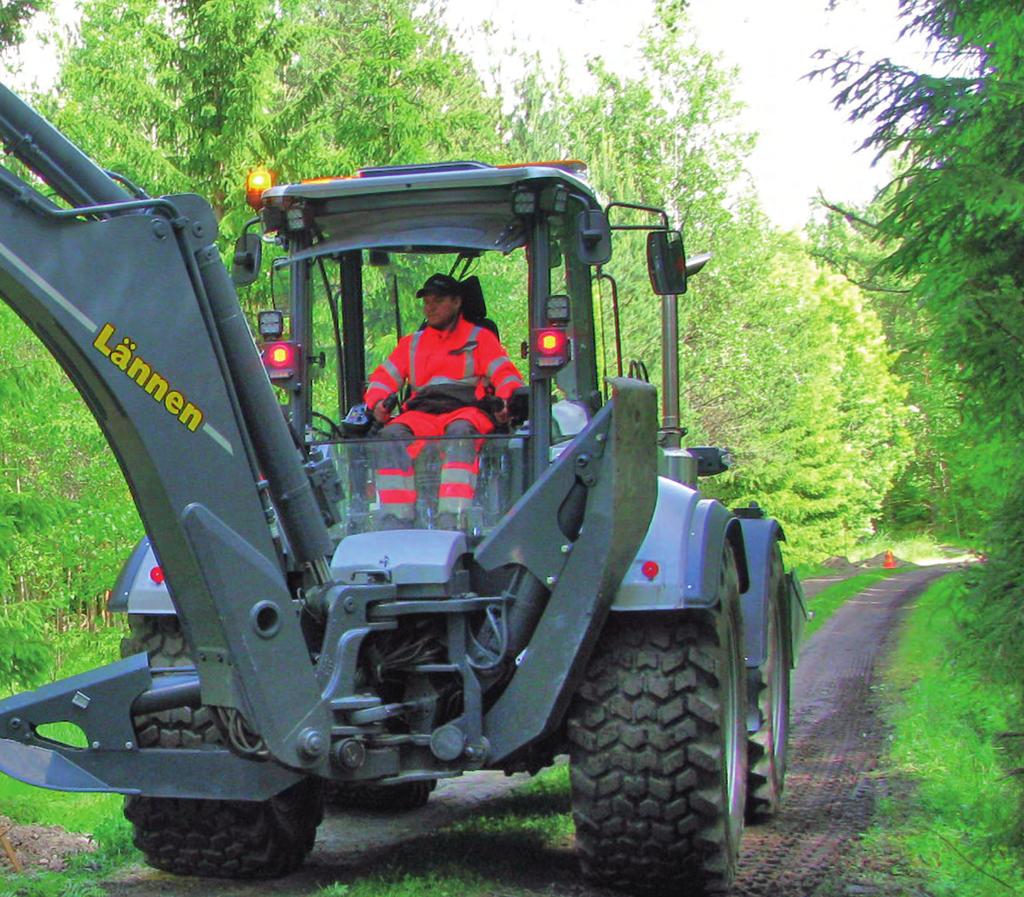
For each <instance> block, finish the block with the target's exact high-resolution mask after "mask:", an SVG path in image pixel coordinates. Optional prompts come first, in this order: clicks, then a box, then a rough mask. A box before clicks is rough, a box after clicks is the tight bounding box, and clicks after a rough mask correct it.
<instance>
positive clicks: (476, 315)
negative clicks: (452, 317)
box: [460, 274, 501, 339]
mask: <svg viewBox="0 0 1024 897" xmlns="http://www.w3.org/2000/svg"><path fill="white" fill-rule="evenodd" d="M460 286H461V293H462V317H464V318H465V319H466V320H467V321H469V323H470V324H478V325H479V326H480V327H486V328H487V329H488V330H490V331H491V333H493V334H494V335H495V336H496V337H498V339H501V334H499V333H498V325H497V324H495V323H494V321H492V320H491V319H490V318H489V317H487V303H486V302H484V291H483V288H482V287H481V286H480V278H479V277H477V276H476V275H475V274H473V275H471V276H470V277H467V278H466V279H465V280H463V281H460Z"/></svg>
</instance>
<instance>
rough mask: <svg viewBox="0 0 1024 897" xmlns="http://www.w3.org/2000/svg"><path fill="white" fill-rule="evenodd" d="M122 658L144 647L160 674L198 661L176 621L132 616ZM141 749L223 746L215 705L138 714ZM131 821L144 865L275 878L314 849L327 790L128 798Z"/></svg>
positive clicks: (308, 783) (311, 786)
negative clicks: (257, 796) (238, 797)
mask: <svg viewBox="0 0 1024 897" xmlns="http://www.w3.org/2000/svg"><path fill="white" fill-rule="evenodd" d="M129 620H130V626H131V634H130V635H129V637H128V638H126V639H124V640H123V641H122V642H121V654H122V656H124V657H127V656H130V655H132V654H137V653H140V652H141V651H146V652H147V653H148V654H149V665H150V668H151V669H153V670H154V671H156V670H159V669H165V668H175V667H184V666H192V665H193V664H192V659H191V657H189V654H188V649H187V646H186V644H185V639H184V636H183V635H182V632H181V627H180V626H179V624H178V620H177V618H176V617H173V616H132V617H130V618H129ZM133 722H134V725H135V731H136V737H137V739H138V743H139V746H140V747H143V748H146V747H164V748H197V747H202V746H203V745H210V746H213V745H218V746H222V745H224V739H223V736H222V734H221V730H220V728H219V726H218V725H217V722H216V720H215V718H214V715H213V712H212V711H211V709H210V708H209V707H200V708H198V709H192V708H187V707H185V708H177V709H175V710H168V711H161V712H159V713H146V714H139V715H137V716H136V717H135V718H134V720H133ZM124 815H125V818H127V819H128V821H129V822H131V824H132V826H133V828H134V842H135V846H136V847H138V848H139V850H141V851H142V852H143V854H145V857H146V862H147V863H149V865H151V866H154V867H156V868H157V869H163V870H165V871H167V872H175V873H178V874H179V875H205V876H212V877H216V878H276V877H278V876H281V875H287V874H288V873H289V872H293V871H295V870H296V869H297V868H298V867H299V866H301V865H302V862H303V860H305V858H306V856H307V854H308V853H309V852H310V850H312V849H313V842H314V840H315V839H316V829H317V826H318V825H319V824H320V822H321V820H322V819H323V791H322V787H321V784H320V782H319V781H318V780H316V779H307V780H305V781H303V782H299V783H298V784H296V785H293V786H292V787H291V788H288V789H286V790H285V791H283V792H281V793H280V794H278V795H275V796H274V797H272V798H270V799H269V800H264V801H231V800H189V799H184V798H165V797H127V798H125V805H124Z"/></svg>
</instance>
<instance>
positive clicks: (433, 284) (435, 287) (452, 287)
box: [416, 274, 462, 299]
mask: <svg viewBox="0 0 1024 897" xmlns="http://www.w3.org/2000/svg"><path fill="white" fill-rule="evenodd" d="M428 293H430V294H433V295H437V296H461V295H462V292H461V290H460V288H459V282H458V281H457V280H456V279H455V278H454V277H449V276H448V275H447V274H431V275H430V277H428V278H427V282H426V283H425V284H423V289H422V290H419V291H417V293H416V298H417V299H422V298H423V297H424V296H426V295H427V294H428Z"/></svg>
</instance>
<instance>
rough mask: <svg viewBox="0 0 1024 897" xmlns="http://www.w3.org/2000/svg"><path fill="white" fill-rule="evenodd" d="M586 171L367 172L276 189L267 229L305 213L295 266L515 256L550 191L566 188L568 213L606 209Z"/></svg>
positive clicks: (413, 168) (266, 200) (540, 167)
mask: <svg viewBox="0 0 1024 897" xmlns="http://www.w3.org/2000/svg"><path fill="white" fill-rule="evenodd" d="M584 168H585V166H583V164H582V163H577V162H567V163H563V162H551V163H539V164H526V165H516V166H505V167H498V166H493V165H486V164H484V163H482V162H442V163H433V164H427V165H406V166H391V167H386V168H368V169H363V170H362V171H360V172H359V173H358V175H357V176H355V177H351V178H330V179H318V180H314V181H305V182H303V183H299V184H287V185H283V186H279V187H271V188H270V189H268V190H267V191H266V192H265V193H264V194H263V204H264V222H265V224H268V223H270V222H272V221H274V219H277V220H281V219H279V218H278V216H280V215H281V213H282V212H285V211H286V210H289V209H292V208H295V207H302V208H304V209H305V210H306V212H307V213H308V214H306V215H303V216H302V220H303V221H304V222H305V224H304V225H303V227H304V228H306V229H307V230H306V232H307V233H309V234H310V237H311V244H310V245H309V247H308V248H306V249H303V250H300V251H299V252H298V253H296V254H294V255H292V256H291V258H292V260H293V261H299V260H301V259H304V258H310V257H314V256H318V255H324V254H327V253H334V252H340V251H347V250H353V249H368V248H380V249H388V250H392V251H398V252H452V251H465V250H477V251H498V252H510V251H511V250H513V249H516V248H518V247H520V246H522V245H524V244H525V242H526V239H527V226H526V220H527V217H528V216H529V215H530V214H531V213H532V212H533V211H534V209H535V207H536V205H537V204H539V203H540V199H539V197H540V196H542V195H547V194H548V193H549V188H555V187H560V188H562V190H561V192H562V195H563V197H564V198H563V200H562V203H563V207H564V206H565V205H566V204H567V202H568V198H569V197H571V198H572V200H573V204H574V205H575V208H576V209H577V210H582V209H599V208H600V202H599V201H598V199H597V197H596V195H595V194H594V191H593V189H592V188H591V187H590V185H589V184H587V183H586V181H584V180H583V179H582V173H583V169H584ZM556 192H557V191H556ZM268 213H269V214H270V216H271V218H270V221H268ZM289 217H291V216H289Z"/></svg>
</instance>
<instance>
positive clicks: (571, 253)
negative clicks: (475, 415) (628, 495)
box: [236, 162, 610, 542]
mask: <svg viewBox="0 0 1024 897" xmlns="http://www.w3.org/2000/svg"><path fill="white" fill-rule="evenodd" d="M581 172H582V166H581V164H580V163H565V164H562V163H557V164H556V163H545V164H544V165H542V166H531V165H526V166H515V167H506V168H496V167H492V166H488V165H483V164H481V163H476V162H463V163H446V164H440V165H422V166H402V167H392V168H376V169H365V170H363V171H360V172H359V173H358V174H357V175H356V176H355V177H350V178H331V179H321V180H316V181H309V182H304V183H300V184H292V185H287V186H280V187H271V188H269V189H266V190H264V191H263V192H262V193H259V194H257V196H256V197H255V200H256V201H255V203H254V205H256V206H257V207H258V208H259V211H260V219H258V221H259V223H260V224H261V226H262V230H263V233H264V237H263V242H264V243H266V242H272V243H273V244H274V245H275V246H276V247H277V249H276V253H275V254H276V257H275V258H274V259H273V261H272V263H271V265H270V277H269V278H267V279H266V281H267V282H265V283H264V284H263V285H262V286H263V289H265V290H267V293H268V294H269V295H267V297H266V299H264V298H263V297H260V299H259V300H258V301H260V302H261V303H262V302H266V304H267V305H268V306H269V308H267V310H266V311H264V312H261V313H260V316H259V331H260V339H261V342H262V351H263V358H264V364H265V367H266V369H267V372H268V375H269V376H270V378H271V381H272V382H273V383H274V384H275V385H276V386H278V387H279V388H280V395H281V396H282V403H283V405H284V408H285V411H286V414H287V417H288V420H289V422H290V424H291V426H292V429H293V432H294V433H295V435H296V438H297V440H298V441H299V442H301V444H302V445H303V446H304V448H305V450H306V451H307V452H308V453H309V456H310V463H311V464H313V465H321V466H322V467H323V468H324V476H325V477H326V476H328V467H333V469H334V470H335V471H336V473H337V486H338V488H336V490H335V492H334V495H333V497H332V499H331V501H330V502H329V504H330V507H323V508H322V509H323V510H324V513H325V516H327V517H328V518H329V519H330V522H331V523H332V524H333V526H334V531H335V533H336V536H337V537H338V538H341V537H344V536H346V535H350V534H354V533H361V532H368V531H373V530H375V529H377V528H379V527H380V526H381V521H382V519H383V516H384V515H383V513H382V509H381V502H380V496H379V495H378V493H377V488H376V485H375V478H374V471H375V470H378V469H381V468H382V467H387V466H388V465H387V463H386V458H385V457H384V454H383V453H385V452H386V451H387V450H389V446H393V444H394V441H393V440H384V439H381V438H380V437H379V435H377V434H376V433H375V432H374V430H373V429H372V428H371V427H370V426H369V423H370V422H369V420H367V415H366V414H365V411H364V412H363V413H362V416H360V410H359V406H360V405H361V403H362V401H363V394H364V392H365V389H366V384H367V379H368V376H369V374H370V372H372V371H373V370H374V368H376V367H377V365H378V364H380V363H381V361H383V360H384V359H385V358H387V356H388V355H389V354H390V353H391V351H392V350H393V349H394V347H395V345H396V344H397V342H398V340H399V338H400V337H402V336H403V335H405V334H408V333H410V332H413V331H415V330H417V329H418V328H420V327H421V326H422V325H423V306H422V302H421V300H419V299H417V298H416V291H417V289H418V288H419V287H420V286H421V285H422V284H423V283H424V281H425V280H426V279H427V278H428V277H429V276H430V275H432V274H434V273H443V274H449V275H450V276H452V277H454V278H456V279H457V280H458V281H460V283H461V284H462V293H463V312H464V316H465V317H466V318H467V320H470V321H472V322H475V323H479V324H480V326H486V327H493V328H494V330H495V331H496V332H499V333H500V339H501V342H502V343H503V345H504V347H505V349H506V350H507V353H508V356H509V357H510V358H511V360H512V362H513V363H514V364H515V365H516V367H517V368H518V369H519V372H520V374H521V375H522V377H523V380H524V382H526V383H528V384H529V385H528V386H527V387H526V388H524V389H522V390H520V391H519V394H518V395H516V396H515V397H514V398H513V400H512V401H511V402H510V408H511V412H512V420H511V422H510V424H509V425H508V426H507V427H504V428H498V429H497V430H496V431H495V432H494V433H490V434H487V435H485V436H482V437H480V438H479V439H474V443H475V447H476V449H477V458H478V465H479V473H478V479H477V483H476V490H475V496H474V499H473V504H472V507H471V508H470V510H469V511H468V512H466V513H465V514H462V515H460V519H459V521H458V525H457V526H458V528H459V529H461V530H462V531H463V532H465V534H466V535H467V536H468V537H469V539H470V541H471V542H473V541H475V540H477V539H479V538H482V537H483V536H484V535H486V533H487V532H489V531H490V529H491V528H492V527H493V526H495V525H496V524H497V523H498V521H499V520H500V519H501V518H502V517H503V516H504V514H505V513H506V512H507V511H508V510H509V508H511V506H512V505H513V504H514V503H515V502H516V500H517V499H518V498H519V497H520V496H521V495H522V494H523V493H524V492H525V491H526V489H527V488H528V487H529V485H530V484H531V483H532V482H533V481H534V480H535V479H536V478H537V477H538V476H539V475H540V474H542V473H543V472H544V470H545V469H546V467H547V465H548V464H549V463H550V460H551V458H552V457H553V456H554V455H555V454H557V453H558V451H559V450H560V446H562V445H564V444H565V443H567V441H568V440H569V439H571V438H572V436H574V435H575V434H576V433H578V432H580V430H582V429H583V427H584V426H585V425H586V423H587V421H588V420H589V418H590V416H591V415H592V414H593V413H594V412H595V411H597V410H598V409H599V408H600V407H601V405H602V404H603V401H604V397H603V396H602V394H601V391H600V388H599V381H598V374H597V366H596V355H597V353H596V351H595V342H594V320H593V312H592V308H593V302H592V295H591V274H590V266H591V265H592V264H595V263H600V262H601V261H606V260H607V259H606V258H604V257H602V254H601V253H602V252H603V249H604V248H603V247H602V246H600V245H598V244H599V242H600V240H601V236H602V232H601V229H600V227H598V229H597V233H596V236H595V233H594V222H595V220H597V221H598V222H599V221H600V219H602V218H603V213H601V211H600V206H599V203H598V201H597V199H596V197H595V196H594V194H593V191H592V190H591V188H590V187H589V186H588V185H587V184H586V182H585V181H584V180H582V177H581ZM255 223H256V220H254V222H251V224H255ZM604 233H605V244H606V245H608V246H610V243H609V242H608V240H607V236H606V230H605V232H604ZM254 236H255V234H247V235H244V236H243V238H242V239H241V240H240V241H239V250H238V252H236V273H237V270H238V265H237V263H238V262H239V259H240V256H243V258H242V260H243V261H245V260H246V259H245V258H244V254H245V252H250V253H252V252H254V251H255V254H256V256H257V259H256V261H255V264H249V265H248V267H249V269H251V270H253V271H255V270H256V269H258V266H259V261H258V255H259V248H260V247H259V246H254V245H253V240H252V238H253V237H254ZM246 241H248V242H246ZM595 250H596V251H595ZM248 261H249V262H252V259H251V257H250V258H249V259H248ZM238 279H239V278H238V277H237V276H236V280H238ZM246 279H249V280H255V279H256V278H255V276H252V277H251V278H245V277H244V276H243V278H241V280H242V282H244V281H245V280H246ZM485 297H486V298H485ZM266 300H269V301H266ZM404 398H405V396H402V395H398V396H395V401H396V402H397V403H401V402H402V401H403V400H404ZM397 410H398V409H396V411H397ZM446 441H448V440H446V438H445V437H441V438H436V439H428V440H426V441H425V442H424V444H423V447H422V450H421V451H420V452H419V454H418V456H417V459H416V464H415V466H416V479H417V489H416V496H417V497H416V516H415V523H414V525H415V526H416V527H417V528H422V529H436V528H439V525H440V524H439V520H438V516H439V515H438V512H437V492H438V488H437V487H438V477H439V470H440V466H441V459H442V456H443V453H444V451H445V442H446ZM392 450H393V449H392ZM446 524H447V525H449V526H450V522H447V521H446Z"/></svg>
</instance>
